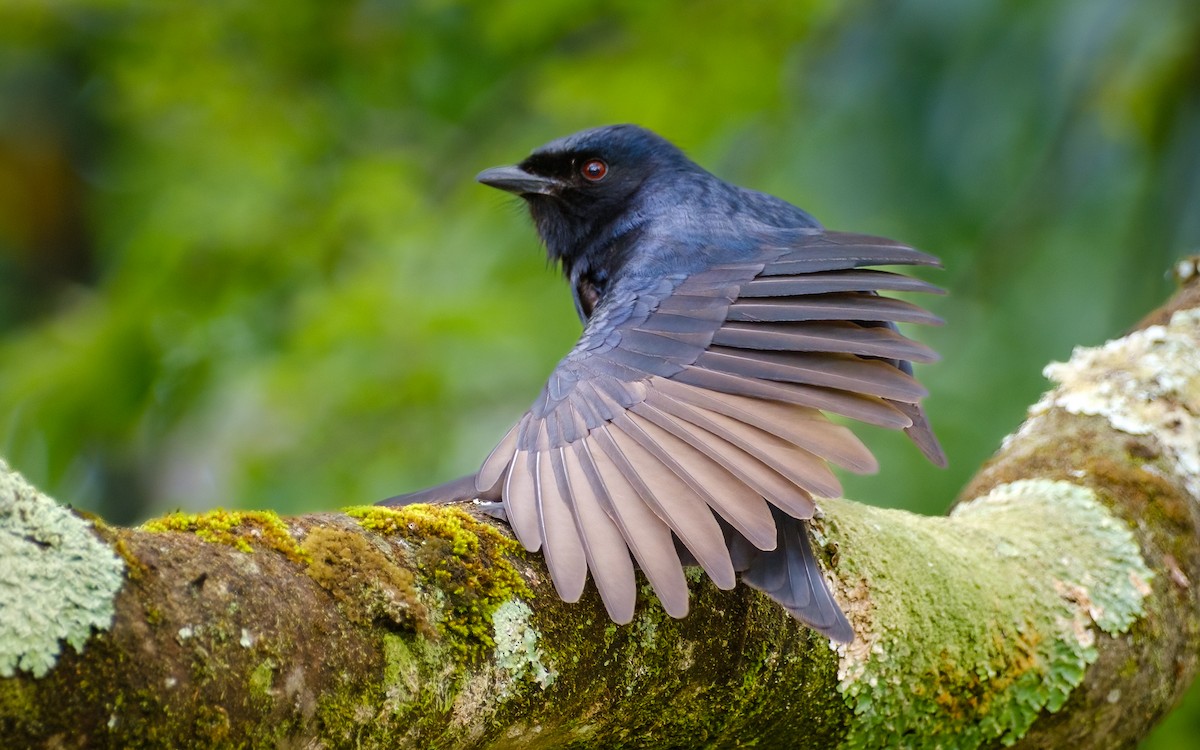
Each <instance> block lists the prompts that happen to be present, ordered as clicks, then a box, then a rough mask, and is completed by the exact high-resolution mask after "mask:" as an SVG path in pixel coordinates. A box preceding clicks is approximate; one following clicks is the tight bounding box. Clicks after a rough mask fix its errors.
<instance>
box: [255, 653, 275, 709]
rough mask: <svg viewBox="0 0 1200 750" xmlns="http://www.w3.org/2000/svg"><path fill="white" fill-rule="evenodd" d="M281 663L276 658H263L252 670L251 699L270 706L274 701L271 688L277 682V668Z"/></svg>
mask: <svg viewBox="0 0 1200 750" xmlns="http://www.w3.org/2000/svg"><path fill="white" fill-rule="evenodd" d="M278 668H279V665H278V664H277V663H276V662H275V660H274V659H269V658H268V659H263V660H262V661H261V662H259V664H258V666H257V667H255V668H254V669H253V670H251V672H250V681H249V684H250V700H252V701H254V702H256V703H260V704H263V705H265V706H269V705H271V704H272V703H273V702H274V700H275V699H274V697H273V696H272V695H271V689H272V687H273V686H274V684H275V670H276V669H278Z"/></svg>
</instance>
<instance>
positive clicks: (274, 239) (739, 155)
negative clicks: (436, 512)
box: [0, 0, 1200, 748]
mask: <svg viewBox="0 0 1200 750" xmlns="http://www.w3.org/2000/svg"><path fill="white" fill-rule="evenodd" d="M612 122H637V123H639V124H642V125H645V126H647V127H650V128H652V129H654V130H657V131H658V132H660V133H662V134H663V135H665V136H667V137H668V138H670V139H671V140H673V141H675V142H676V143H678V144H679V145H681V146H682V147H683V148H684V149H685V150H687V151H688V153H689V154H690V155H691V156H692V157H693V158H695V159H696V160H697V161H699V162H700V163H702V164H704V165H705V166H707V167H708V168H709V169H711V170H712V171H714V172H715V173H717V174H718V175H720V176H722V177H725V178H727V179H729V180H731V181H734V182H738V183H740V184H744V185H747V186H751V187H755V188H758V189H761V190H765V191H768V192H771V193H775V194H777V195H780V196H782V197H785V198H787V199H789V200H791V201H793V202H795V203H797V204H798V205H801V206H803V207H804V208H806V209H808V210H809V211H811V212H812V213H813V214H814V215H816V216H817V217H818V218H819V219H821V220H822V221H823V222H824V223H825V224H826V225H828V226H830V227H833V228H838V229H846V230H853V231H861V232H869V233H875V234H883V235H887V236H891V237H895V238H898V239H902V240H905V241H908V242H911V243H912V244H914V245H916V246H918V247H921V248H922V249H926V250H928V251H930V252H933V253H935V254H937V255H939V256H941V257H942V258H943V259H944V262H945V266H946V267H945V270H943V271H939V272H933V273H930V274H927V275H926V276H927V278H930V279H932V280H934V281H936V282H937V283H939V284H941V285H943V286H945V287H947V288H948V289H949V290H950V295H949V296H947V297H945V298H937V299H933V300H926V301H927V302H928V304H929V306H931V307H932V308H933V309H934V310H935V311H936V312H938V313H939V314H941V315H942V316H943V317H944V318H946V320H947V321H948V325H947V326H945V327H943V328H937V329H925V330H919V331H915V332H914V333H915V335H918V336H919V337H921V338H922V339H923V340H925V341H927V342H929V343H930V344H932V345H933V346H934V347H936V348H937V349H938V350H939V351H940V352H942V353H943V355H944V357H945V360H944V361H943V362H941V363H939V364H936V365H931V366H926V367H923V368H920V370H919V373H918V374H919V375H920V377H921V378H922V379H923V380H924V381H925V382H926V383H927V384H928V385H929V387H930V389H931V391H932V393H933V395H932V396H931V397H930V399H929V400H928V402H927V405H928V410H929V412H930V414H931V416H932V419H933V421H934V425H935V427H936V428H937V429H938V432H939V434H940V435H941V438H942V440H943V442H944V443H945V444H946V447H947V452H948V453H949V456H950V461H951V467H950V469H948V470H945V471H940V470H937V469H934V468H932V467H930V466H928V465H927V464H925V463H923V461H922V460H921V459H920V457H919V455H918V454H917V452H916V450H915V449H913V448H912V447H911V446H909V445H907V444H906V443H905V441H904V440H902V439H899V438H897V437H896V436H893V435H890V434H884V433H882V432H879V431H869V432H868V434H867V436H866V437H867V439H868V441H869V443H870V445H871V446H872V447H873V448H874V449H875V450H876V451H877V452H878V453H879V454H880V458H881V462H882V464H883V471H882V472H881V473H880V474H879V475H878V476H874V477H865V478H857V477H852V478H848V479H847V482H846V485H847V494H848V495H849V496H851V497H857V498H862V499H865V500H869V501H870V502H873V503H877V504H881V505H894V506H899V507H907V508H912V509H914V510H919V511H921V512H927V513H938V512H942V511H943V510H944V509H945V508H946V506H947V505H948V503H949V502H950V500H951V499H952V498H953V496H954V494H955V491H956V489H957V488H958V487H960V486H961V485H962V483H963V482H964V481H965V479H966V478H967V477H968V476H969V475H970V474H971V473H972V472H973V470H974V469H975V468H977V467H978V466H979V464H980V462H981V461H983V460H984V459H986V458H987V456H988V455H989V454H990V453H991V452H992V451H993V450H994V449H995V447H996V446H997V444H998V441H999V440H1000V438H1001V437H1002V436H1003V435H1004V434H1006V433H1007V432H1009V431H1011V430H1012V429H1014V428H1015V427H1016V425H1017V424H1018V423H1019V422H1020V420H1021V418H1022V416H1023V414H1024V410H1025V408H1026V407H1027V406H1028V405H1029V404H1030V403H1032V402H1033V401H1034V400H1035V399H1036V398H1037V396H1038V394H1039V393H1040V392H1041V391H1042V390H1043V389H1044V388H1045V387H1046V383H1045V381H1044V380H1043V379H1042V377H1041V375H1040V370H1041V367H1042V366H1043V365H1044V364H1045V363H1046V362H1048V361H1050V360H1062V359H1065V358H1066V357H1068V356H1069V355H1070V352H1071V348H1072V346H1074V345H1079V344H1096V343H1099V342H1101V341H1103V340H1104V339H1105V338H1106V337H1109V336H1113V335H1116V334H1118V333H1120V332H1121V331H1122V330H1123V329H1124V328H1126V327H1127V326H1129V325H1131V324H1132V323H1133V322H1135V321H1136V320H1137V319H1138V318H1139V317H1140V316H1141V315H1142V314H1143V313H1145V312H1147V311H1149V310H1150V309H1152V308H1153V307H1154V306H1155V305H1157V304H1158V303H1159V302H1160V301H1162V300H1163V299H1164V298H1165V297H1166V295H1167V294H1168V293H1169V292H1170V288H1171V285H1170V282H1169V281H1168V280H1167V278H1166V276H1165V272H1166V271H1167V269H1168V268H1169V267H1170V266H1171V264H1172V263H1173V261H1175V260H1176V259H1178V258H1180V257H1182V256H1183V255H1184V254H1186V253H1188V252H1194V251H1195V249H1196V247H1197V246H1200V210H1198V208H1200V4H1197V3H1195V2H1194V1H1192V0H1143V2H1139V3H1130V2H1127V0H1065V1H1062V2H1054V3H1044V2H1018V1H1016V0H1012V1H1010V2H1001V1H999V0H982V1H976V2H957V1H952V0H943V1H940V2H934V1H932V0H911V1H898V2H880V3H868V2H836V1H834V0H800V1H797V0H792V1H791V2H780V3H763V2H746V3H729V2H662V3H645V2H619V1H613V2H580V3H567V2H557V3H551V2H541V3H525V4H518V3H503V2H497V1H496V0H488V1H486V2H482V1H481V2H476V3H450V2H433V1H426V2H382V1H380V0H375V1H365V2H364V1H360V2H346V3H321V2H288V3H284V2H265V1H264V2H258V3H233V2H206V3H186V4H185V3H180V4H175V3H145V4H130V3H120V2H108V1H102V0H92V1H87V0H73V1H72V0H61V1H60V2H46V3H41V2H26V1H24V0H7V2H5V3H4V4H3V5H0V455H3V456H5V457H6V458H7V459H8V460H9V461H10V462H11V463H12V464H13V465H14V466H15V467H16V468H17V469H19V470H20V471H22V472H24V473H25V474H26V475H27V476H28V477H30V479H32V480H33V481H34V482H36V483H37V484H39V485H40V486H41V487H43V488H44V489H46V490H47V491H49V492H50V493H51V494H52V495H54V496H55V497H58V498H60V499H62V500H64V501H68V502H70V503H72V504H74V505H76V506H78V507H81V508H86V509H88V510H94V511H97V512H100V513H101V514H103V515H104V516H105V517H106V518H109V519H111V520H114V521H117V522H122V523H128V522H136V521H138V520H140V519H144V518H146V517H147V516H149V515H152V514H158V513H162V512H165V511H167V510H171V509H174V508H185V509H204V508H212V507H215V506H224V507H271V508H275V509H278V510H280V511H283V512H287V513H296V512H302V511H307V510H314V509H329V508H337V507H341V506H344V505H348V504H355V503H365V502H372V501H375V500H378V499H380V498H383V497H386V496H388V495H392V494H396V493H398V492H402V491H406V490H411V489H416V488H419V487H421V486H424V485H427V484H430V483H433V482H436V481H440V480H444V479H448V478H451V477H454V476H457V475H459V474H461V473H464V472H466V471H469V470H471V469H472V468H474V467H475V466H477V465H478V463H479V461H480V460H481V458H482V457H483V456H484V455H486V453H487V451H488V450H489V449H490V448H491V446H492V443H493V442H494V441H495V440H497V439H498V438H499V436H500V435H501V434H503V431H504V429H505V428H506V427H507V425H508V424H509V423H510V422H511V421H512V420H513V419H515V418H516V417H517V416H518V415H519V414H520V413H521V412H522V411H523V410H524V408H525V407H526V406H527V405H528V404H529V403H530V402H531V400H532V399H533V397H534V396H535V395H536V393H537V390H538V388H539V387H540V385H541V382H542V379H543V378H544V376H545V374H546V373H547V371H548V370H549V369H550V368H551V367H552V366H553V365H554V363H555V362H556V361H557V359H558V358H559V357H560V356H561V355H562V353H563V352H565V351H566V349H567V348H568V347H569V346H570V345H571V343H572V342H573V340H574V338H575V336H577V335H578V332H579V325H578V322H577V321H576V320H575V317H574V313H573V310H572V306H571V303H570V297H569V293H568V291H567V289H566V287H565V285H564V284H563V283H562V282H561V280H560V279H559V278H558V277H557V275H556V272H555V271H554V270H553V269H551V268H549V267H548V266H547V263H546V261H545V256H544V254H543V252H542V250H541V249H540V248H539V247H538V245H537V241H536V238H535V236H534V234H533V231H532V228H531V227H530V226H529V224H528V220H527V218H526V217H525V215H524V212H523V210H522V209H521V207H520V205H518V202H517V201H516V200H515V199H512V198H509V197H506V196H503V195H501V194H499V193H497V192H495V191H491V190H489V189H487V188H484V187H481V186H479V185H476V184H475V183H474V182H473V176H474V175H475V173H476V172H478V171H479V170H480V169H482V168H484V167H488V166H493V165H497V164H504V163H511V162H514V161H517V160H519V159H520V158H522V157H523V156H524V155H525V154H526V153H528V151H529V150H530V149H532V148H533V147H536V146H537V145H539V144H540V143H542V142H544V141H546V140H549V139H551V138H554V137H557V136H560V135H564V134H566V133H569V132H572V131H574V130H577V129H580V128H583V127H589V126H593V125H598V124H604V123H612ZM1192 703H1193V704H1194V706H1195V707H1189V708H1188V709H1185V710H1182V711H1178V712H1176V713H1175V714H1174V715H1173V716H1172V718H1171V720H1170V721H1169V722H1168V723H1167V724H1166V725H1165V726H1164V727H1163V728H1162V729H1161V730H1159V731H1158V732H1157V733H1156V735H1155V736H1154V737H1153V738H1152V739H1151V740H1149V741H1147V743H1145V747H1148V748H1174V747H1191V746H1192V745H1191V743H1190V742H1189V741H1188V739H1187V738H1188V737H1189V735H1192V734H1196V733H1200V696H1198V699H1193V701H1192Z"/></svg>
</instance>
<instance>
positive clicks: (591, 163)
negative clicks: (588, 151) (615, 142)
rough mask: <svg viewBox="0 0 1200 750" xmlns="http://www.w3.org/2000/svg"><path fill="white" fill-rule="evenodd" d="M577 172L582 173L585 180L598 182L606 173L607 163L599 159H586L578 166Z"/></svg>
mask: <svg viewBox="0 0 1200 750" xmlns="http://www.w3.org/2000/svg"><path fill="white" fill-rule="evenodd" d="M579 174H581V175H583V178H584V179H585V180H590V181H592V182H599V181H600V180H603V179H604V175H606V174H608V165H607V164H605V163H604V162H603V161H601V160H599V159H588V160H587V161H585V162H584V163H583V166H582V167H580V168H579Z"/></svg>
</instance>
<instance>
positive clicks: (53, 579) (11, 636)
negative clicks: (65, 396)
mask: <svg viewBox="0 0 1200 750" xmlns="http://www.w3.org/2000/svg"><path fill="white" fill-rule="evenodd" d="M124 571H125V565H124V563H122V562H121V558H119V557H118V556H117V555H115V554H113V551H112V550H111V549H109V547H108V546H107V545H105V544H104V543H103V542H102V541H101V540H100V539H99V538H97V536H96V534H95V532H94V531H93V528H92V525H91V524H90V523H89V522H87V521H84V520H83V519H81V518H80V517H79V516H77V515H75V514H74V513H72V512H71V511H69V510H67V509H66V508H62V507H60V506H59V505H57V504H56V503H55V502H54V501H53V500H51V499H50V498H48V497H46V496H45V495H43V494H41V493H40V492H38V491H37V490H36V489H34V488H33V487H32V486H30V485H29V483H27V482H26V481H25V480H24V479H23V478H22V477H21V476H20V475H19V474H17V473H16V472H13V471H11V470H10V469H9V468H8V465H7V464H5V463H4V462H3V461H0V576H2V577H3V581H2V582H3V583H7V584H8V585H0V677H12V676H13V675H14V674H16V672H17V670H24V671H27V672H30V673H32V674H33V675H34V676H35V677H42V676H44V675H45V674H46V673H47V672H49V671H50V669H51V668H52V667H53V666H54V665H55V663H56V662H57V661H58V656H59V653H60V650H61V642H62V641H66V642H67V643H69V644H70V645H71V646H72V647H73V648H74V649H75V650H76V651H81V650H82V649H83V646H84V643H85V642H86V641H87V640H88V638H90V637H91V635H92V633H93V632H94V631H96V630H107V629H108V628H109V627H111V625H112V620H113V612H114V610H113V601H114V599H115V597H116V595H117V592H118V591H119V590H120V589H121V586H122V585H123V583H124Z"/></svg>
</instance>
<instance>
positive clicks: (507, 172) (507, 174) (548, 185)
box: [475, 167, 558, 195]
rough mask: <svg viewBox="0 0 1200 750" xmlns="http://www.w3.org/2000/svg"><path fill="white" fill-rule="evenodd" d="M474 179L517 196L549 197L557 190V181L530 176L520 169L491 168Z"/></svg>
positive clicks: (534, 175)
mask: <svg viewBox="0 0 1200 750" xmlns="http://www.w3.org/2000/svg"><path fill="white" fill-rule="evenodd" d="M475 179H476V180H478V181H479V182H482V183H483V184H484V185H488V186H490V187H494V188H500V189H501V190H507V191H508V192H510V193H516V194H517V195H529V194H530V193H535V194H538V195H549V194H551V193H552V192H554V191H555V189H557V188H558V181H557V180H554V179H551V178H549V177H542V176H540V175H536V174H530V173H529V172H526V171H525V170H524V169H521V168H520V167H492V168H491V169H485V170H483V171H482V172H480V173H479V174H478V175H476V176H475Z"/></svg>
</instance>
